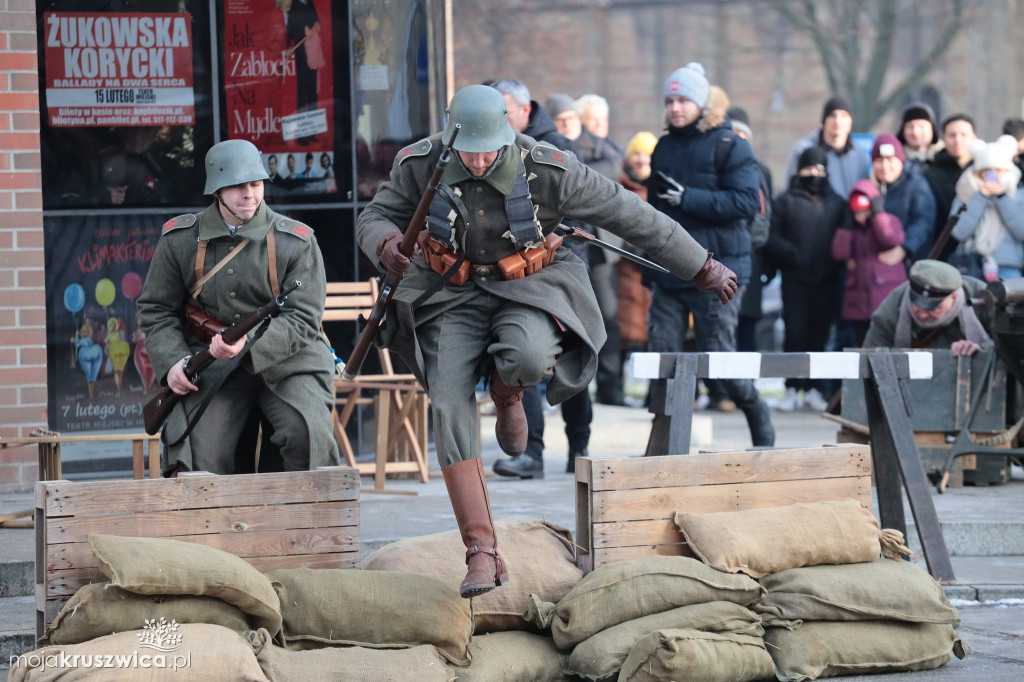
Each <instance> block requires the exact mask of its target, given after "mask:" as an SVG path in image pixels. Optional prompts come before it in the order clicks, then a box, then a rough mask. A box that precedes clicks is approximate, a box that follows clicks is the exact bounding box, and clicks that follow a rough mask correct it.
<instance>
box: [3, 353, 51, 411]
mask: <svg viewBox="0 0 1024 682" xmlns="http://www.w3.org/2000/svg"><path fill="white" fill-rule="evenodd" d="M44 381H46V368H45V367H0V382H2V383H3V384H7V385H10V384H38V383H41V382H44ZM0 423H5V424H6V423H8V422H7V421H6V420H5V419H3V418H0Z"/></svg>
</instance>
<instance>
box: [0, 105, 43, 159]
mask: <svg viewBox="0 0 1024 682" xmlns="http://www.w3.org/2000/svg"><path fill="white" fill-rule="evenodd" d="M0 108H2V109H3V110H4V111H38V110H39V93H37V92H0ZM37 144H38V143H37ZM3 146H4V147H7V146H9V145H6V144H5V145H3ZM19 147H22V148H25V147H23V146H21V145H19Z"/></svg>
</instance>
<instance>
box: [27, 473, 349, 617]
mask: <svg viewBox="0 0 1024 682" xmlns="http://www.w3.org/2000/svg"><path fill="white" fill-rule="evenodd" d="M35 497H36V592H35V598H36V634H37V636H42V634H43V632H44V631H45V628H46V625H47V624H48V623H49V622H50V621H51V620H52V619H53V617H54V616H55V615H56V614H57V612H58V611H59V610H60V608H61V607H62V606H63V605H64V602H65V601H67V599H68V598H69V597H71V596H72V595H73V594H74V593H75V592H76V591H77V590H78V589H79V588H80V587H82V586H83V585H87V584H89V583H94V582H107V578H106V576H104V575H103V573H101V572H100V570H99V568H98V567H97V564H96V558H95V556H93V553H92V550H91V548H90V546H89V543H88V535H89V534H90V533H102V534H106V535H122V536H127V537H147V538H168V539H172V540H182V541H185V542H195V543H198V544H201V545H206V546H208V547H215V548H217V549H220V550H224V551H226V552H230V553H232V554H235V555H237V556H239V557H242V558H243V559H245V560H246V561H248V562H249V563H250V564H252V565H253V566H255V567H256V568H257V569H258V570H260V571H269V570H272V569H275V568H356V567H358V566H359V558H360V540H359V474H358V472H357V471H356V470H355V469H353V468H351V467H323V468H320V469H317V470H316V471H295V472H283V473H264V474H240V475H234V476H215V475H212V474H189V475H187V476H184V477H181V478H165V479H149V480H138V481H135V480H132V481H89V482H80V483H73V482H71V481H41V482H39V483H37V484H36V490H35Z"/></svg>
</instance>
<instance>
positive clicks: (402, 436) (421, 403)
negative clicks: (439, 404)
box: [324, 279, 429, 494]
mask: <svg viewBox="0 0 1024 682" xmlns="http://www.w3.org/2000/svg"><path fill="white" fill-rule="evenodd" d="M377 294H378V287H377V280H376V279H370V280H367V281H361V282H328V283H327V300H326V304H325V306H324V321H325V322H356V321H358V319H359V317H360V316H361V315H362V316H368V315H369V314H370V310H371V309H372V308H373V304H374V302H375V301H376V300H377ZM377 357H378V359H379V360H380V366H381V371H380V373H379V374H360V375H359V376H357V377H356V378H355V379H352V380H347V379H344V378H342V377H340V376H336V377H335V380H334V397H335V406H334V414H333V421H334V438H335V440H336V441H337V442H338V447H340V448H341V451H342V455H343V456H344V458H345V463H346V464H347V465H348V466H351V467H354V468H356V469H358V470H359V474H360V475H361V476H369V475H372V476H373V479H374V486H373V491H375V492H391V491H385V490H384V481H385V479H386V477H387V475H388V474H410V473H411V474H415V475H417V477H418V478H419V479H420V481H422V482H423V483H426V482H427V479H428V476H429V472H428V469H427V458H426V452H427V405H428V402H427V395H426V393H425V392H424V390H423V387H422V386H420V385H419V382H417V380H416V377H415V376H414V375H412V374H395V370H394V366H393V365H392V363H391V354H390V353H389V352H388V350H387V349H386V348H381V349H378V350H377ZM367 393H370V394H371V395H366V394H367ZM369 404H372V405H373V406H374V413H375V417H376V422H377V436H376V458H375V461H374V462H372V463H369V462H366V463H358V462H356V460H355V451H354V450H353V448H352V443H351V441H350V440H349V437H348V434H347V433H346V431H345V427H346V426H347V425H348V423H349V420H350V419H351V418H352V415H353V414H354V413H355V410H356V407H358V406H359V405H369ZM413 494H415V493H413Z"/></svg>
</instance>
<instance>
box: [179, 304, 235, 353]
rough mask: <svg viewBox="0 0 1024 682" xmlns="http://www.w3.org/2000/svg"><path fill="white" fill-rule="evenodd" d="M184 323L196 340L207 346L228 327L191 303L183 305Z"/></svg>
mask: <svg viewBox="0 0 1024 682" xmlns="http://www.w3.org/2000/svg"><path fill="white" fill-rule="evenodd" d="M185 322H186V324H188V328H189V329H190V330H191V331H192V333H193V334H195V335H196V338H197V339H199V340H200V341H202V342H203V343H207V344H208V343H210V341H212V340H213V337H214V336H216V335H217V334H220V333H221V332H223V331H224V330H225V329H227V328H228V325H226V324H224V323H223V322H221V321H220V320H218V319H217V318H216V317H213V316H212V315H210V314H209V313H207V312H206V311H205V310H203V309H202V308H200V307H199V306H197V305H195V304H194V303H191V302H186V303H185Z"/></svg>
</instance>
